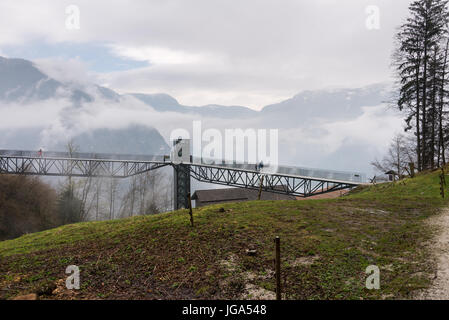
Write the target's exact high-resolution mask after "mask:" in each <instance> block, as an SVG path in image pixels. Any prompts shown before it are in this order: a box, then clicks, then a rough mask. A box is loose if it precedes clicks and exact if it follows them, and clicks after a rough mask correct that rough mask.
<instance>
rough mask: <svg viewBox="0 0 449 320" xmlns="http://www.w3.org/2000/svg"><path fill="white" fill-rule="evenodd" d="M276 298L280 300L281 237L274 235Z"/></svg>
mask: <svg viewBox="0 0 449 320" xmlns="http://www.w3.org/2000/svg"><path fill="white" fill-rule="evenodd" d="M274 242H275V244H276V260H275V265H276V300H281V239H280V238H279V237H278V236H276V238H275V239H274Z"/></svg>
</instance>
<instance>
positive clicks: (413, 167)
mask: <svg viewBox="0 0 449 320" xmlns="http://www.w3.org/2000/svg"><path fill="white" fill-rule="evenodd" d="M408 165H409V167H410V177H412V178H414V177H415V163H414V162H409V164H408Z"/></svg>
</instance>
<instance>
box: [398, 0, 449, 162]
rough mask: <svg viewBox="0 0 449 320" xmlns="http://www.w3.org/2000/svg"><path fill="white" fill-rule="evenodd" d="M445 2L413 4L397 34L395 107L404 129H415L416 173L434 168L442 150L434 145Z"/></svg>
mask: <svg viewBox="0 0 449 320" xmlns="http://www.w3.org/2000/svg"><path fill="white" fill-rule="evenodd" d="M447 3H448V1H447V0H417V1H414V2H413V3H412V4H411V5H410V7H409V10H410V17H409V18H408V19H407V20H406V22H405V23H404V24H403V25H402V26H401V27H400V29H399V31H398V33H397V35H396V40H397V49H396V52H395V54H394V65H395V69H396V74H397V79H398V85H399V94H398V100H397V105H398V108H399V109H400V110H401V111H404V112H405V115H406V118H405V121H406V124H407V127H406V130H410V129H415V136H416V152H417V157H418V159H417V160H418V164H417V167H418V170H423V169H428V168H433V167H435V158H436V152H441V150H442V148H438V147H437V145H436V144H437V143H438V144H440V143H441V142H439V137H438V132H439V127H438V121H439V119H440V114H441V112H442V110H441V108H442V106H441V103H442V102H441V94H443V93H444V90H441V83H442V82H443V83H444V81H445V80H444V76H443V75H445V71H444V68H445V63H444V57H445V55H444V54H443V52H442V50H441V49H440V48H441V46H440V45H441V42H442V41H443V39H444V38H445V36H446V33H447V23H448V17H449V13H448V9H447ZM443 86H444V84H443ZM443 101H444V99H443ZM413 120H414V121H413ZM439 157H440V154H438V156H437V158H439Z"/></svg>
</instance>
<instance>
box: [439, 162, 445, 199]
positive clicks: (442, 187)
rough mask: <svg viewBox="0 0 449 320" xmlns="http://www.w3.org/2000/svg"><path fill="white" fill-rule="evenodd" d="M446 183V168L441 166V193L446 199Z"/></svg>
mask: <svg viewBox="0 0 449 320" xmlns="http://www.w3.org/2000/svg"><path fill="white" fill-rule="evenodd" d="M445 185H446V178H445V176H444V168H443V167H441V173H440V195H441V197H442V198H443V199H444V186H445Z"/></svg>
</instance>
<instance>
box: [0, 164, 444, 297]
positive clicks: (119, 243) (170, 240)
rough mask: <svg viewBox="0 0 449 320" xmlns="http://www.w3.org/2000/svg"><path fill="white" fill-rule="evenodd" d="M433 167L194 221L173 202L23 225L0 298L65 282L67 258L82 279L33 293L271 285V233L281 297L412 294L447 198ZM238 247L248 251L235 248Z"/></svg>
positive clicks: (426, 275)
mask: <svg viewBox="0 0 449 320" xmlns="http://www.w3.org/2000/svg"><path fill="white" fill-rule="evenodd" d="M438 174H439V172H433V173H427V174H422V175H419V176H417V177H415V178H414V179H406V180H404V181H401V182H396V183H394V184H393V183H388V184H381V185H377V186H371V187H360V188H358V189H357V190H355V191H353V192H351V194H350V195H348V196H344V197H342V198H338V199H332V200H304V201H253V202H244V203H227V204H220V205H215V206H210V207H205V208H202V209H195V210H194V219H195V226H194V227H193V228H192V227H191V226H190V221H189V215H188V212H187V210H179V211H176V212H171V213H165V214H160V215H154V216H139V217H133V218H127V219H122V220H114V221H105V222H85V223H79V224H73V225H66V226H62V227H59V228H56V229H52V230H47V231H43V232H39V233H34V234H28V235H24V236H22V237H20V238H17V239H14V240H9V241H3V242H0V298H3V299H7V298H10V297H12V296H15V295H17V294H21V293H30V292H36V291H42V289H41V288H42V287H43V286H44V287H47V286H48V283H49V282H53V283H56V282H57V281H58V279H63V280H64V281H65V279H66V277H67V276H68V275H66V274H65V268H66V267H67V266H68V265H71V264H74V265H77V266H79V267H80V270H81V290H79V291H77V292H75V293H74V292H70V291H68V290H62V291H61V292H60V293H58V294H57V295H49V294H46V295H43V296H42V298H57V299H69V298H73V297H75V298H78V299H99V298H101V299H123V298H135V299H145V298H161V299H184V298H202V299H211V298H218V299H228V298H241V297H242V298H244V297H248V295H246V296H245V294H247V292H245V285H246V284H248V283H251V284H253V285H256V286H258V287H260V288H264V289H265V290H270V291H273V290H274V288H275V280H274V278H273V276H272V270H273V257H274V242H273V239H274V237H275V236H280V237H281V257H282V267H281V268H282V275H283V276H282V283H283V287H284V292H285V296H286V298H288V299H362V298H363V299H379V298H391V299H403V298H411V297H413V294H414V292H416V290H419V289H422V288H425V287H428V286H429V285H430V283H431V282H430V279H431V276H433V274H434V271H435V265H434V264H433V263H430V262H431V261H433V260H432V259H430V258H431V253H430V252H429V248H427V247H426V246H425V244H426V242H427V241H428V240H429V239H430V238H431V237H432V235H433V231H434V230H432V229H431V228H430V227H429V226H428V225H427V224H426V223H425V221H426V219H427V218H428V217H430V216H431V215H433V214H435V213H437V212H438V210H439V209H440V208H441V207H443V206H445V205H446V204H447V201H446V200H443V199H442V198H441V196H440V195H439V178H438ZM220 208H224V209H225V212H220V210H219V209H220ZM249 247H251V248H255V249H256V250H257V254H256V255H255V256H248V255H247V254H246V252H245V250H246V249H248V248H249ZM231 256H232V257H233V260H232V262H231V263H229V261H231V258H230V257H231ZM223 260H225V261H228V263H227V264H226V263H224V262H223ZM304 261H305V263H304ZM369 265H377V266H379V268H380V270H381V274H380V278H381V289H380V290H368V289H366V288H365V279H366V277H367V275H366V274H365V269H366V267H367V266H369ZM248 274H251V275H252V276H251V277H248V276H247V275H248ZM59 283H61V281H59Z"/></svg>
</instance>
